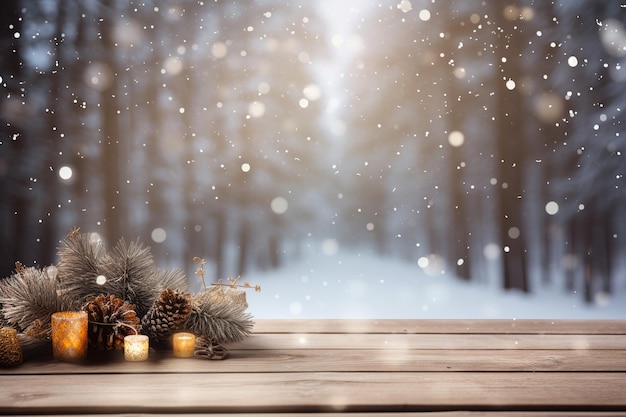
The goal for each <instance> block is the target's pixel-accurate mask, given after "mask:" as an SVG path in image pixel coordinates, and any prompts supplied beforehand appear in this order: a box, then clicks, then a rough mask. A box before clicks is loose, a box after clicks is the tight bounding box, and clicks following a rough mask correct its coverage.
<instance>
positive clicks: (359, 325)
mask: <svg viewBox="0 0 626 417" xmlns="http://www.w3.org/2000/svg"><path fill="white" fill-rule="evenodd" d="M254 332H255V333H294V332H298V333H416V334H425V333H426V334H427V333H434V334H442V333H445V334H472V333H474V334H478V333H481V334H483V333H503V334H528V333H532V334H622V335H624V334H626V320H569V319H568V320H514V319H511V320H503V319H492V320H465V319H463V320H447V319H397V320H396V319H381V320H374V319H363V320H350V319H348V320H344V319H306V320H304V319H257V320H255V326H254Z"/></svg>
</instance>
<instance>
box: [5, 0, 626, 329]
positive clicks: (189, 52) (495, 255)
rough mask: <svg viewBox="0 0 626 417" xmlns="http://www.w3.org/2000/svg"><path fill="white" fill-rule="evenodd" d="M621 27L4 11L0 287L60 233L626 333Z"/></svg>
mask: <svg viewBox="0 0 626 417" xmlns="http://www.w3.org/2000/svg"><path fill="white" fill-rule="evenodd" d="M625 23H626V5H624V4H621V2H618V1H597V0H567V1H562V2H558V1H533V0H511V1H508V2H502V1H498V0H463V1H437V0H394V1H384V0H383V1H380V0H379V1H371V0H360V1H337V0H335V1H333V0H324V1H317V2H314V1H306V0H302V1H288V2H286V1H278V0H264V1H261V0H259V1H254V2H253V1H250V2H238V1H219V0H215V1H214V0H205V1H195V0H194V1H191V0H189V1H185V0H163V1H157V0H152V1H151V0H141V1H116V0H98V1H96V0H94V1H78V0H77V1H61V0H2V1H1V2H0V31H1V32H0V57H1V58H0V92H1V94H0V118H1V123H0V131H1V137H0V195H1V196H2V197H1V198H0V277H5V276H9V275H10V274H11V273H12V271H14V269H15V262H16V261H17V260H19V261H21V262H22V263H24V264H25V265H40V266H44V265H48V264H52V263H55V262H56V246H57V244H58V242H59V241H60V240H61V239H62V238H63V237H64V236H65V235H66V234H67V233H68V231H69V230H70V228H72V227H73V226H78V227H80V229H81V231H82V232H94V233H98V234H99V236H100V237H101V238H102V239H104V241H105V242H107V244H108V245H112V244H113V243H115V242H116V241H117V240H118V239H119V238H121V237H124V238H126V239H127V240H135V239H138V240H140V241H141V242H143V243H144V244H146V245H149V246H151V248H152V253H153V255H154V257H155V259H156V260H157V262H158V263H159V264H161V265H164V266H172V267H179V268H182V269H184V270H186V272H187V273H188V275H189V276H190V277H192V276H193V272H194V270H195V265H194V264H193V262H192V258H193V257H194V256H199V257H202V258H205V259H206V260H207V261H208V262H209V265H208V269H207V275H209V276H210V277H211V278H213V279H214V280H215V279H219V278H226V277H229V276H240V275H241V276H250V278H249V279H250V280H251V281H253V282H255V281H256V280H255V275H256V276H257V277H271V276H272V274H273V273H274V271H285V268H289V266H290V265H293V263H294V262H296V261H297V260H298V259H302V258H303V257H306V256H310V255H311V253H318V252H319V253H321V254H322V255H323V256H326V257H327V258H323V257H322V258H316V259H321V260H320V262H336V263H341V260H340V259H341V254H343V253H348V252H349V253H352V254H358V256H360V257H362V258H361V259H363V260H364V261H365V260H367V262H371V261H372V259H374V260H377V259H378V260H380V262H381V264H384V262H387V261H388V260H389V259H393V260H400V261H402V262H406V265H411V268H414V269H415V270H416V271H417V270H419V271H420V272H421V273H425V274H426V275H429V276H440V275H446V276H448V277H453V278H454V279H455V280H458V281H462V282H467V283H469V284H471V285H472V286H473V288H477V287H476V285H487V286H491V287H497V288H502V289H505V290H507V291H508V290H514V291H520V292H523V293H534V294H540V293H542V291H547V290H548V289H550V290H551V291H552V290H554V289H555V288H556V289H558V291H559V292H561V293H563V294H570V295H571V294H576V297H577V299H580V302H581V303H584V304H587V305H596V304H607V303H612V304H613V305H618V306H622V307H621V310H619V309H618V310H617V311H618V314H621V318H624V316H626V308H625V307H623V306H624V305H626V256H625V255H626V218H625V216H624V215H623V213H624V210H625V209H626V198H625V197H626V196H625V194H624V190H623V187H624V178H623V176H624V170H625V168H626V165H625V164H624V154H623V153H624V152H625V149H624V148H625V145H626V142H625V141H626V135H623V132H622V130H624V131H626V125H624V124H623V123H622V122H623V121H624V119H625V115H624V112H623V109H622V107H625V106H626V68H624V67H622V65H624V63H626V28H625V27H624V24H625ZM330 257H335V258H334V259H333V260H332V261H328V259H329V258H330ZM325 259H326V260H325ZM337 259H339V261H337ZM309 272H310V271H309ZM283 273H284V272H283ZM341 273H342V274H346V275H347V276H344V278H345V279H348V280H349V279H350V276H349V275H350V270H346V269H343V270H342V272H341ZM390 273H391V269H390ZM294 274H303V272H294ZM267 279H271V278H267ZM393 279H394V277H393V276H388V277H386V280H388V281H392V280H393ZM297 282H302V279H301V277H300V276H298V279H297V280H296V285H297ZM255 283H257V282H255ZM258 283H259V284H261V285H262V286H263V285H267V282H258ZM284 285H294V284H293V283H292V282H285V283H284ZM468 288H469V287H468ZM407 290H408V291H409V292H410V289H407ZM252 297H255V298H256V297H260V296H259V295H254V296H252Z"/></svg>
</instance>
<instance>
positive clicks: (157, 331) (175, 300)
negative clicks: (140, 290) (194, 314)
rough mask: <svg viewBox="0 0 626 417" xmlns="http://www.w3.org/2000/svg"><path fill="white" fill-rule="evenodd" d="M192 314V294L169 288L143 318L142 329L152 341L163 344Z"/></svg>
mask: <svg viewBox="0 0 626 417" xmlns="http://www.w3.org/2000/svg"><path fill="white" fill-rule="evenodd" d="M190 314H191V295H190V294H189V293H188V292H185V291H182V290H178V289H175V290H173V289H170V288H168V289H166V290H164V291H163V292H162V293H161V294H160V295H159V297H158V298H157V299H156V300H154V303H153V304H152V307H151V308H150V310H148V312H147V313H146V315H145V316H143V318H142V319H141V331H142V333H143V334H146V335H148V337H150V343H153V344H157V345H158V344H163V343H165V342H167V340H168V338H169V337H170V336H171V335H172V334H173V333H174V332H175V331H177V330H179V329H180V328H181V327H182V326H183V325H184V324H185V323H186V322H187V319H188V318H189V315H190Z"/></svg>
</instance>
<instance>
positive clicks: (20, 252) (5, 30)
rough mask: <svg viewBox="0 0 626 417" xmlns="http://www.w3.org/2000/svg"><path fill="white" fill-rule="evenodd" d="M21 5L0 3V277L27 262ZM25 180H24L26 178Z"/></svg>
mask: <svg viewBox="0 0 626 417" xmlns="http://www.w3.org/2000/svg"><path fill="white" fill-rule="evenodd" d="M23 6H24V4H23V2H22V1H19V0H3V1H0V56H1V57H2V59H0V76H1V77H2V80H1V84H0V88H1V89H2V94H1V95H0V135H1V136H0V142H1V144H0V195H1V196H2V198H0V278H1V277H5V276H9V275H10V274H11V273H12V271H13V270H14V269H15V262H16V261H18V260H22V261H26V260H27V259H31V257H30V256H29V252H30V248H29V247H28V239H26V237H27V236H28V235H29V228H30V226H29V223H30V221H31V218H30V217H29V211H28V207H29V205H30V201H29V197H28V195H27V193H25V190H26V189H28V184H26V183H24V182H23V181H24V178H23V177H22V173H23V172H24V169H23V167H21V166H20V160H21V159H22V158H24V157H25V152H26V151H27V150H28V149H27V137H26V136H25V134H26V129H25V127H26V123H27V121H28V117H29V115H28V109H27V103H28V102H27V101H26V100H25V91H24V82H23V78H24V70H23V63H22V55H23V54H22V39H20V38H18V37H16V36H15V34H16V33H17V34H21V33H22V23H23V20H22V13H21V9H22V7H23ZM26 181H27V179H26Z"/></svg>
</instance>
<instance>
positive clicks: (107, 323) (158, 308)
mask: <svg viewBox="0 0 626 417" xmlns="http://www.w3.org/2000/svg"><path fill="white" fill-rule="evenodd" d="M57 254H58V257H59V260H58V262H57V263H56V264H55V265H50V266H48V267H45V268H38V267H26V266H24V265H22V264H21V263H20V262H16V264H15V265H16V269H15V273H14V274H12V275H11V276H9V277H6V278H5V279H0V327H7V328H11V329H13V330H15V331H16V332H17V336H18V340H19V342H20V344H21V348H22V351H23V353H24V358H33V357H35V356H40V355H49V354H50V340H52V354H53V356H54V357H55V358H57V359H59V360H62V361H65V360H67V361H76V360H80V359H82V358H84V357H85V356H86V355H87V350H89V351H92V352H93V351H95V352H98V351H124V352H125V354H126V350H127V348H128V349H131V348H132V347H133V342H134V341H135V340H137V339H142V340H148V342H143V343H147V345H146V346H148V345H149V346H150V347H151V348H154V349H155V350H158V349H163V350H164V351H168V350H170V349H171V346H172V345H171V341H172V339H173V336H174V334H176V333H180V332H185V333H189V334H191V335H192V336H194V338H195V339H194V340H191V339H190V338H189V337H188V336H186V335H183V336H179V338H177V340H178V341H177V342H176V343H177V344H176V345H175V351H176V353H179V354H181V355H185V356H193V357H198V358H207V359H223V358H225V357H226V356H227V352H228V351H227V349H226V348H225V347H224V346H223V345H224V344H227V343H232V342H240V341H242V340H243V339H245V338H246V337H247V336H249V335H250V333H251V331H252V328H253V326H254V322H253V321H252V315H251V314H250V313H248V312H247V308H248V303H247V302H246V291H247V290H250V289H253V290H255V291H260V290H261V287H260V286H259V285H254V286H253V285H251V284H250V283H248V282H245V283H243V284H240V283H239V278H236V279H235V278H228V279H227V282H222V280H221V279H218V280H217V282H216V283H213V284H209V285H207V283H206V281H205V265H206V261H205V260H204V259H201V258H198V257H195V258H194V259H193V261H194V262H196V263H198V264H199V269H198V270H197V272H196V275H200V277H201V279H202V286H203V289H202V290H201V291H200V292H198V293H195V294H193V293H190V292H189V291H188V289H187V278H186V276H185V274H184V273H183V272H182V271H181V270H179V269H169V268H168V269H165V270H163V269H160V268H158V267H157V266H156V265H155V261H154V259H153V258H152V254H151V253H150V248H148V247H145V246H143V245H142V244H140V243H139V242H131V243H127V242H126V241H125V240H124V239H120V240H119V241H118V242H117V244H116V245H115V246H114V247H113V248H112V250H107V248H106V247H105V245H104V243H103V241H102V239H101V238H100V236H99V235H98V234H96V233H80V231H79V229H78V228H73V229H72V230H71V231H70V232H69V233H68V235H67V236H66V237H65V239H63V240H62V241H61V244H60V246H59V248H58V251H57ZM135 335H141V336H142V337H141V338H135V337H132V338H130V339H127V337H128V336H135ZM128 340H130V342H129V341H128ZM189 344H190V345H191V347H189ZM3 346H4V345H3ZM146 349H147V348H146ZM96 354H97V353H96ZM131 356H132V357H133V358H136V357H141V356H133V355H131Z"/></svg>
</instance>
